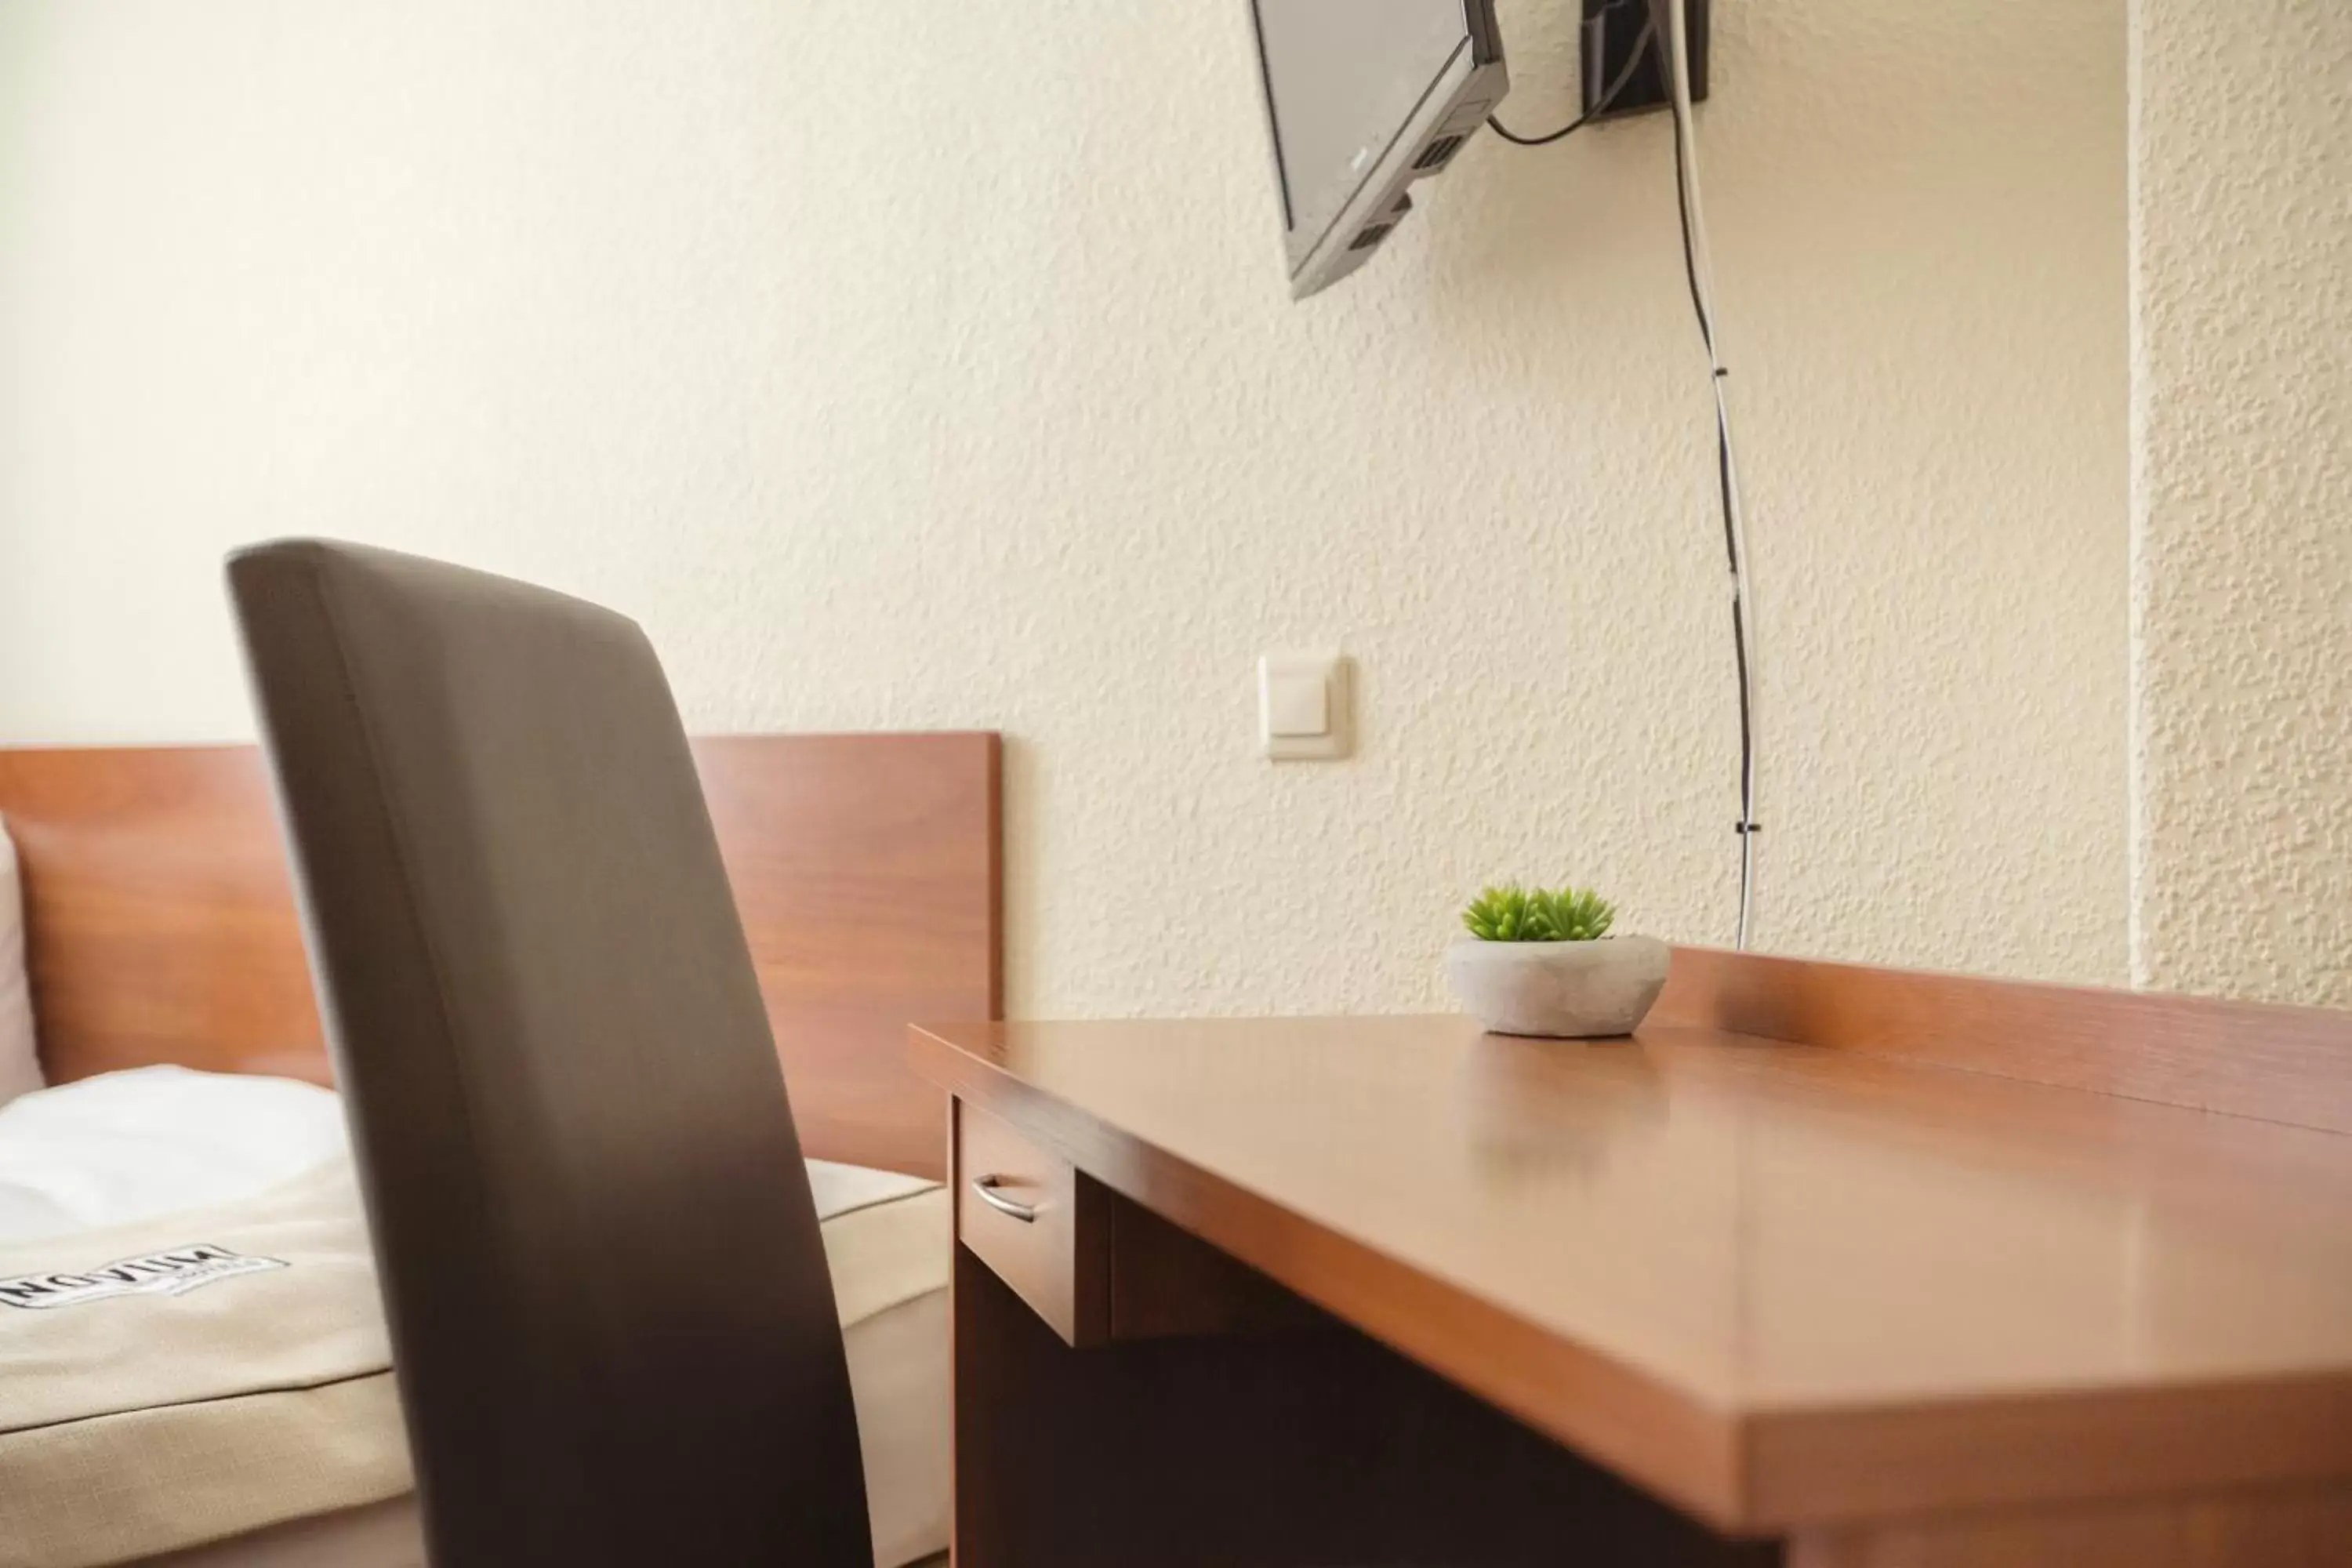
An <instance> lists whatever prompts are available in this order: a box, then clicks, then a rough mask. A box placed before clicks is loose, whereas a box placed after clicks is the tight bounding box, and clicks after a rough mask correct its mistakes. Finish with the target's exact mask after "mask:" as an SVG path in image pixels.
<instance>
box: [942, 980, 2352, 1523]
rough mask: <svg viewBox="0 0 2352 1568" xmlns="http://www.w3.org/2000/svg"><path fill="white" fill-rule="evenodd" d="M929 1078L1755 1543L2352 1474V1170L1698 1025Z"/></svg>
mask: <svg viewBox="0 0 2352 1568" xmlns="http://www.w3.org/2000/svg"><path fill="white" fill-rule="evenodd" d="M915 1056H916V1059H917V1064H918V1066H919V1068H922V1069H923V1070H924V1071H925V1072H926V1073H927V1074H928V1075H929V1076H930V1077H932V1078H934V1079H937V1080H938V1081H940V1082H941V1083H942V1084H943V1085H945V1086H946V1087H947V1088H949V1089H951V1090H952V1091H953V1092H955V1093H957V1094H959V1095H962V1096H964V1097H965V1098H967V1099H970V1100H973V1101H974V1102H976V1103H979V1104H982V1105H984V1106H986V1107H988V1108H989V1109H991V1110H995V1111H997V1112H998V1113H999V1114H1002V1115H1003V1116H1005V1117H1007V1118H1008V1119H1010V1120H1012V1121H1015V1122H1016V1123H1017V1124H1020V1125H1022V1126H1023V1127H1024V1128H1025V1129H1026V1130H1028V1131H1030V1132H1032V1133H1033V1134H1034V1135H1035V1136H1037V1137H1038V1138H1040V1139H1041V1140H1043V1141H1045V1142H1048V1143H1050V1144H1053V1145H1055V1146H1056V1147H1058V1148H1060V1149H1061V1150H1062V1151H1063V1152H1065V1153H1066V1154H1068V1155H1069V1156H1070V1157H1071V1158H1072V1160H1073V1161H1074V1162H1075V1163H1076V1164H1077V1165H1078V1166H1079V1168H1080V1169H1082V1170H1085V1171H1087V1172H1088V1173H1090V1174H1093V1175H1094V1176H1096V1177H1097V1179H1098V1180H1101V1181H1102V1182H1104V1183H1105V1184H1108V1185H1109V1186H1111V1187H1113V1188H1114V1189H1117V1190H1118V1191H1120V1192H1122V1193H1124V1194H1126V1195H1127V1196H1129V1198H1132V1199H1134V1200H1135V1201H1137V1202H1139V1203H1142V1204H1143V1205H1146V1206H1147V1207H1150V1208H1152V1209H1154V1210H1156V1211H1158V1212H1160V1213H1161V1214H1162V1215H1165V1216H1166V1217H1168V1218H1170V1219H1172V1220H1174V1221H1176V1222H1177V1223H1178V1224H1180V1225H1182V1226H1186V1227H1187V1228H1189V1229H1192V1230H1193V1231H1194V1232H1195V1233H1196V1234H1199V1235H1201V1236H1202V1237H1204V1238H1206V1239H1207V1240H1209V1241H1211V1242H1213V1243H1215V1244H1216V1245H1218V1246H1219V1247H1222V1248H1223V1249H1224V1250H1225V1251H1227V1252H1229V1253H1231V1254H1233V1255H1234V1256H1236V1257H1239V1258H1242V1259H1243V1260H1244V1261H1246V1262H1249V1263H1251V1264H1253V1265H1255V1267H1257V1268H1260V1269H1262V1270H1263V1271H1265V1272H1266V1273H1268V1274H1270V1275H1272V1276H1273V1277H1274V1278H1276V1279H1279V1280H1281V1281H1282V1282H1283V1283H1285V1284H1286V1285H1288V1286H1289V1287H1291V1288H1292V1289H1295V1290H1297V1291H1298V1292H1299V1293H1300V1294H1302V1295H1305V1296H1307V1297H1308V1298H1309V1299H1310V1300H1316V1301H1317V1302H1318V1303H1319V1304H1321V1305H1323V1306H1324V1307H1326V1308H1327V1309H1328V1310H1332V1311H1333V1312H1334V1313H1335V1314H1337V1315H1338V1316H1339V1317H1341V1318H1343V1319H1346V1320H1348V1321H1350V1322H1353V1323H1354V1324H1355V1325H1356V1326H1358V1327H1359V1328H1361V1329H1363V1330H1365V1331H1368V1332H1370V1333H1371V1334H1373V1335H1374V1337H1376V1338H1380V1339H1381V1340H1384V1341H1386V1342H1389V1343H1391V1345H1394V1346H1395V1347H1396V1348H1398V1349H1400V1350H1402V1351H1403V1352H1405V1353H1407V1354H1409V1355H1412V1356H1413V1357H1414V1358H1415V1359H1418V1360H1421V1361H1423V1363H1425V1364H1428V1365H1431V1366H1432V1367H1433V1368H1434V1369H1435V1370H1437V1371H1439V1372H1441V1373H1445V1374H1446V1375H1448V1376H1449V1377H1452V1378H1453V1379H1454V1381H1456V1382H1457V1383H1460V1384H1463V1385H1464V1386H1465V1387H1468V1388H1470V1389H1471V1390H1472V1391H1473V1392H1475V1393H1478V1394H1482V1395H1484V1396H1485V1397H1487V1398H1489V1399H1491V1400H1493V1401H1494V1402H1496V1403H1497V1404H1500V1405H1503V1406H1504V1407H1506V1408H1507V1409H1511V1410H1512V1411H1514V1412H1515V1413H1516V1414H1517V1415H1520V1416H1521V1417H1522V1418H1523V1419H1526V1420H1528V1422H1529V1423H1530V1424H1531V1425H1534V1426H1538V1427H1540V1428H1543V1429H1545V1430H1548V1431H1550V1432H1552V1433H1553V1434H1554V1435H1555V1436H1559V1437H1560V1438H1561V1439H1563V1440H1565V1441H1567V1442H1569V1443H1570V1445H1571V1446H1574V1447H1580V1448H1582V1449H1584V1450H1586V1451H1587V1452H1589V1453H1590V1454H1591V1455H1592V1457H1594V1458H1598V1459H1600V1460H1601V1462H1603V1463H1605V1464H1609V1465H1611V1466H1612V1468H1617V1469H1619V1470H1620V1471H1621V1472H1622V1473H1624V1474H1627V1475H1629V1476H1630V1477H1631V1478H1632V1479H1635V1480H1636V1481H1639V1482H1642V1483H1643V1484H1644V1485H1647V1486H1649V1487H1650V1488H1652V1489H1654V1490H1657V1491H1659V1492H1661V1493H1662V1494H1664V1495H1665V1496H1667V1497H1668V1498H1669V1499H1670V1500H1675V1501H1677V1502H1679V1503H1681V1504H1683V1505H1684V1506H1685V1507H1687V1508H1689V1509H1690V1510H1693V1511H1695V1512H1697V1513H1699V1514H1701V1515H1702V1516H1703V1517H1708V1518H1711V1519H1713V1520H1715V1521H1717V1522H1719V1523H1722V1524H1725V1525H1726V1526H1728V1527H1735V1528H1766V1527H1773V1526H1779V1525H1785V1524H1789V1523H1791V1522H1797V1521H1819V1520H1824V1519H1834V1518H1850V1517H1864V1516H1872V1515H1878V1514H1883V1513H1885V1512H1889V1511H1906V1510H1910V1509H1913V1508H1916V1507H1921V1506H1966V1505H1968V1504H1969V1503H1971V1502H1976V1501H1985V1500H2018V1499H2021V1498H2026V1499H2031V1498H2036V1497H2044V1498H2053V1499H2054V1498H2059V1497H2073V1496H2080V1495H2084V1494H2085V1493H2089V1494H2092V1495H2097V1494H2100V1493H2103V1492H2106V1491H2132V1490H2138V1489H2149V1488H2154V1487H2158V1486H2162V1487H2179V1486H2202V1485H2221V1484H2238V1483H2241V1482H2246V1481H2258V1480H2274V1479H2289V1478H2309V1477H2314V1476H2325V1475H2344V1474H2352V1137H2347V1136H2346V1135H2343V1134H2340V1133H2336V1132H2330V1131H2316V1130H2312V1129H2308V1128H2303V1127H2296V1126H2290V1125H2283V1124H2280V1123H2278V1122H2274V1121H2259V1120H2254V1119H2252V1118H2246V1117H2237V1116H2228V1115H2218V1114H2214V1113H2211V1112H2209V1111H2202V1110H2189V1109H2182V1108H2179V1107H2175V1106H2170V1105H2165V1104H2157V1103H2149V1102H2147V1101H2144V1100H2131V1099H2124V1098H2119V1097H2116V1096H2112V1095H2107V1094H2101V1093H2095V1092H2089V1091H2085V1090H2083V1089H2065V1088H2053V1087H2046V1086H2043V1085H2040V1084H2034V1083H2029V1082H2022V1081H2018V1080H2016V1079H2008V1078H2001V1077H1994V1076H1990V1075H1988V1074H1983V1073H1976V1072H1966V1071H1958V1070H1954V1069H1951V1068H1943V1067H1935V1066H1922V1065H1917V1064H1916V1063H1910V1062H1905V1061H1900V1060H1892V1059H1885V1058H1874V1057H1872V1056H1868V1055H1864V1054H1858V1053H1856V1052H1854V1051H1850V1050H1843V1049H1832V1048H1827V1047H1817V1046H1810V1045H1801V1044H1788V1043H1781V1042H1776V1041H1769V1040H1765V1039H1761V1038H1758V1037H1750V1036H1747V1035H1740V1034H1731V1033H1726V1032H1722V1031H1719V1030H1716V1029H1711V1028H1706V1027H1697V1026H1686V1025H1685V1026H1675V1025H1657V1026H1649V1027H1645V1028H1644V1029H1643V1032H1642V1034H1641V1035H1640V1036H1639V1037H1637V1038H1635V1039H1633V1040H1620V1041H1596V1042H1555V1041H1536V1040H1523V1039H1512V1038H1506V1037H1497V1036H1489V1035H1483V1034H1481V1033H1480V1032H1479V1031H1478V1029H1477V1027H1476V1026H1475V1025H1472V1024H1469V1023H1467V1022H1465V1021H1463V1020H1460V1019H1454V1018H1356V1019H1287V1020H1264V1021H1225V1022H1192V1023H1142V1022H1137V1023H1099V1024H997V1025H985V1026H982V1025H974V1026H961V1027H943V1028H937V1029H930V1030H925V1031H918V1033H917V1036H916V1040H915Z"/></svg>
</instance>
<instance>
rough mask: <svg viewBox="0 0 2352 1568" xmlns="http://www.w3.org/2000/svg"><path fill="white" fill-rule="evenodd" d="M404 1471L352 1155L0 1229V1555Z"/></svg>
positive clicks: (84, 1561) (301, 1510) (141, 1530)
mask: <svg viewBox="0 0 2352 1568" xmlns="http://www.w3.org/2000/svg"><path fill="white" fill-rule="evenodd" d="M411 1484H412V1483H411V1479H410V1475H409V1468H408V1447H407V1444H406V1442H405V1440H404V1436H403V1435H402V1431H401V1423H400V1405H399V1400H398V1396H397V1395H396V1394H394V1389H393V1380H392V1354H391V1350H390V1347H389V1346H388V1345H387V1344H386V1342H385V1340H384V1331H383V1310H382V1307H381V1305H380V1303H379V1301H378V1300H377V1296H376V1288H375V1269H374V1265H373V1261H372V1260H371V1258H370V1256H369V1252H368V1239H367V1229H366V1226H365V1225H364V1223H363V1222H362V1219H361V1217H360V1211H359V1204H358V1198H357V1194H355V1192H354V1191H353V1189H352V1174H351V1168H350V1167H349V1166H348V1165H347V1164H343V1163H336V1164H334V1165H331V1166H328V1167H326V1168H324V1169H322V1170H320V1171H319V1172H318V1173H314V1174H312V1175H310V1176H306V1177H303V1178H300V1179H299V1180H297V1181H295V1182H292V1183H289V1184H286V1185H284V1186H280V1187H278V1188H275V1189H273V1190H271V1191H270V1192H268V1193H265V1194H258V1195H257V1196H255V1197H252V1198H249V1199H247V1200H245V1201H243V1202H240V1203H237V1204H234V1205H224V1206H221V1207H218V1208H212V1209H200V1210H194V1211H191V1212H188V1213H184V1214H180V1215H173V1216H171V1217H169V1218H166V1219H161V1220H152V1221H148V1222H144V1223H142V1224H140V1225H136V1226H123V1227H121V1228H118V1229H111V1230H90V1231H80V1232H76V1233H74V1234H72V1235H69V1236H63V1237H50V1238H48V1239H47V1240H43V1241H37V1242H25V1243H19V1244H16V1245H13V1246H6V1247H0V1568H89V1565H92V1564H98V1563H118V1562H121V1561H123V1560H125V1559H130V1558H137V1557H142V1556H147V1555H150V1554H152V1553H155V1552H166V1551H171V1550H173V1549H174V1548H177V1547H182V1546H187V1545H192V1544H194V1543H195V1542H202V1541H210V1540H217V1539H219V1538H220V1537H222V1536H226V1535H233V1534H236V1533H238V1532H240V1531H247V1530H255V1529H258V1528H260V1527H262V1526H264V1525H268V1524H275V1523H277V1522H278V1521H282V1520H288V1519H298V1518H301V1517H303V1516H305V1515H309V1514H313V1513H322V1512H326V1511H328V1510H333V1509H340V1508H349V1507H352V1506H355V1505H357V1504H360V1503H366V1502H373V1501H376V1500H380V1499H383V1498H389V1497H396V1496H398V1495H400V1494H401V1493H402V1492H404V1491H406V1490H407V1489H409V1487H410V1485H411Z"/></svg>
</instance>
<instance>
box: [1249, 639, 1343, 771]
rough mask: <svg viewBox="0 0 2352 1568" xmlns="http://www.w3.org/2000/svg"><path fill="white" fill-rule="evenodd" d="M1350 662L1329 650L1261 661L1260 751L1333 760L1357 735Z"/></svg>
mask: <svg viewBox="0 0 2352 1568" xmlns="http://www.w3.org/2000/svg"><path fill="white" fill-rule="evenodd" d="M1349 685H1350V682H1349V669H1348V660H1347V658H1346V657H1345V656H1343V655H1341V654H1337V653H1330V652H1311V653H1269V654H1265V655H1262V656H1261V657H1260V658H1259V659H1258V661H1257V740H1258V750H1259V751H1260V752H1263V753H1264V754H1265V755H1266V756H1268V757H1271V758H1273V759H1274V760H1275V761H1276V762H1329V761H1332V760H1334V759H1336V758H1339V757H1344V756H1346V755H1347V754H1348V752H1349V749H1350V746H1351V744H1352V742H1353V741H1354V739H1355V735H1354V731H1355V725H1354V723H1353V719H1354V714H1353V713H1351V712H1350V711H1349V708H1350V700H1351V698H1352V696H1353V693H1352V692H1350V691H1349Z"/></svg>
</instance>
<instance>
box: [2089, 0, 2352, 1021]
mask: <svg viewBox="0 0 2352 1568" xmlns="http://www.w3.org/2000/svg"><path fill="white" fill-rule="evenodd" d="M2132 26H2133V33H2134V37H2133V69H2134V77H2135V88H2134V100H2133V119H2134V134H2133V141H2132V158H2133V163H2134V169H2133V222H2132V228H2133V268H2132V295H2133V320H2134V331H2133V360H2134V366H2133V377H2134V380H2133V385H2134V397H2133V402H2134V406H2133V422H2132V423H2133V428H2132V447H2133V455H2134V471H2133V500H2134V507H2133V513H2134V515H2133V549H2132V579H2133V599H2132V649H2133V671H2132V674H2133V700H2134V710H2135V713H2136V715H2137V721H2136V723H2135V726H2134V731H2133V737H2132V763H2133V780H2134V789H2133V809H2134V829H2133V843H2132V861H2133V865H2132V872H2133V876H2132V915H2133V918H2132V972H2133V978H2134V980H2135V981H2136V982H2137V984H2143V985H2148V986H2154V987H2158V988H2160V989H2163V990H2168V991H2170V990H2179V991H2201V992H2210V993H2216V994H2228V995H2242V996H2256V997H2267V998H2272V999H2275V1000H2281V1001H2296V1002H2311V1003H2322V1004H2327V1005H2335V1006H2339V1007H2340V1006H2352V412H2347V411H2352V342H2347V335H2346V334H2347V327H2352V7H2347V6H2345V5H2338V4H2301V5H2290V4H2285V3H2284V0H2266V3H2264V4H2259V5H2240V6H2219V7H2217V6H2209V5H2201V4H2192V3H2190V0H2137V3H2136V7H2135V10H2134V13H2133V17H2132Z"/></svg>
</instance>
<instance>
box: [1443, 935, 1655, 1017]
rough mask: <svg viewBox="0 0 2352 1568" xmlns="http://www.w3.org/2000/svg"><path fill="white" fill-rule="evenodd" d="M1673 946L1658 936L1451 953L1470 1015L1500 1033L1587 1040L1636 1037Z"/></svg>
mask: <svg viewBox="0 0 2352 1568" xmlns="http://www.w3.org/2000/svg"><path fill="white" fill-rule="evenodd" d="M1668 953H1669V950H1668V948H1667V947H1666V944H1665V943H1664V942H1660V941H1659V940H1658V939H1657V938H1656V937H1654V936H1604V937H1602V938H1601V939H1600V940H1599V941H1597V942H1479V941H1477V940H1476V939H1475V938H1468V937H1465V938H1464V939H1463V940H1462V941H1460V942H1455V943H1454V945H1453V946H1452V947H1450V948H1448V949H1447V950H1446V952H1445V974H1446V978H1447V979H1449V980H1451V981H1452V982H1453V983H1454V995H1455V996H1457V997H1459V998H1460V999H1461V1002H1462V1005H1463V1008H1464V1010H1465V1011H1466V1012H1468V1013H1469V1015H1470V1016H1472V1017H1474V1018H1476V1019H1477V1020H1478V1021H1479V1022H1480V1023H1482V1024H1484V1025H1486V1027H1487V1028H1488V1029H1489V1030H1491V1031H1492V1032H1493V1033H1495V1034H1497V1035H1538V1036H1542V1037H1546V1038H1549V1039H1556V1040H1586V1039H1593V1038H1597V1037H1602V1036H1607V1035H1630V1034H1632V1033H1633V1031H1634V1029H1635V1028H1637V1027H1638V1026H1640V1025H1641V1022H1642V1019H1643V1016H1646V1015H1647V1014H1648V1012H1649V1011H1650V1004H1652V1003H1653V1002H1655V1001H1656V1000H1657V999H1658V993H1659V992H1660V991H1662V990H1664V988H1665V984H1666V961H1667V957H1668Z"/></svg>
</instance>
